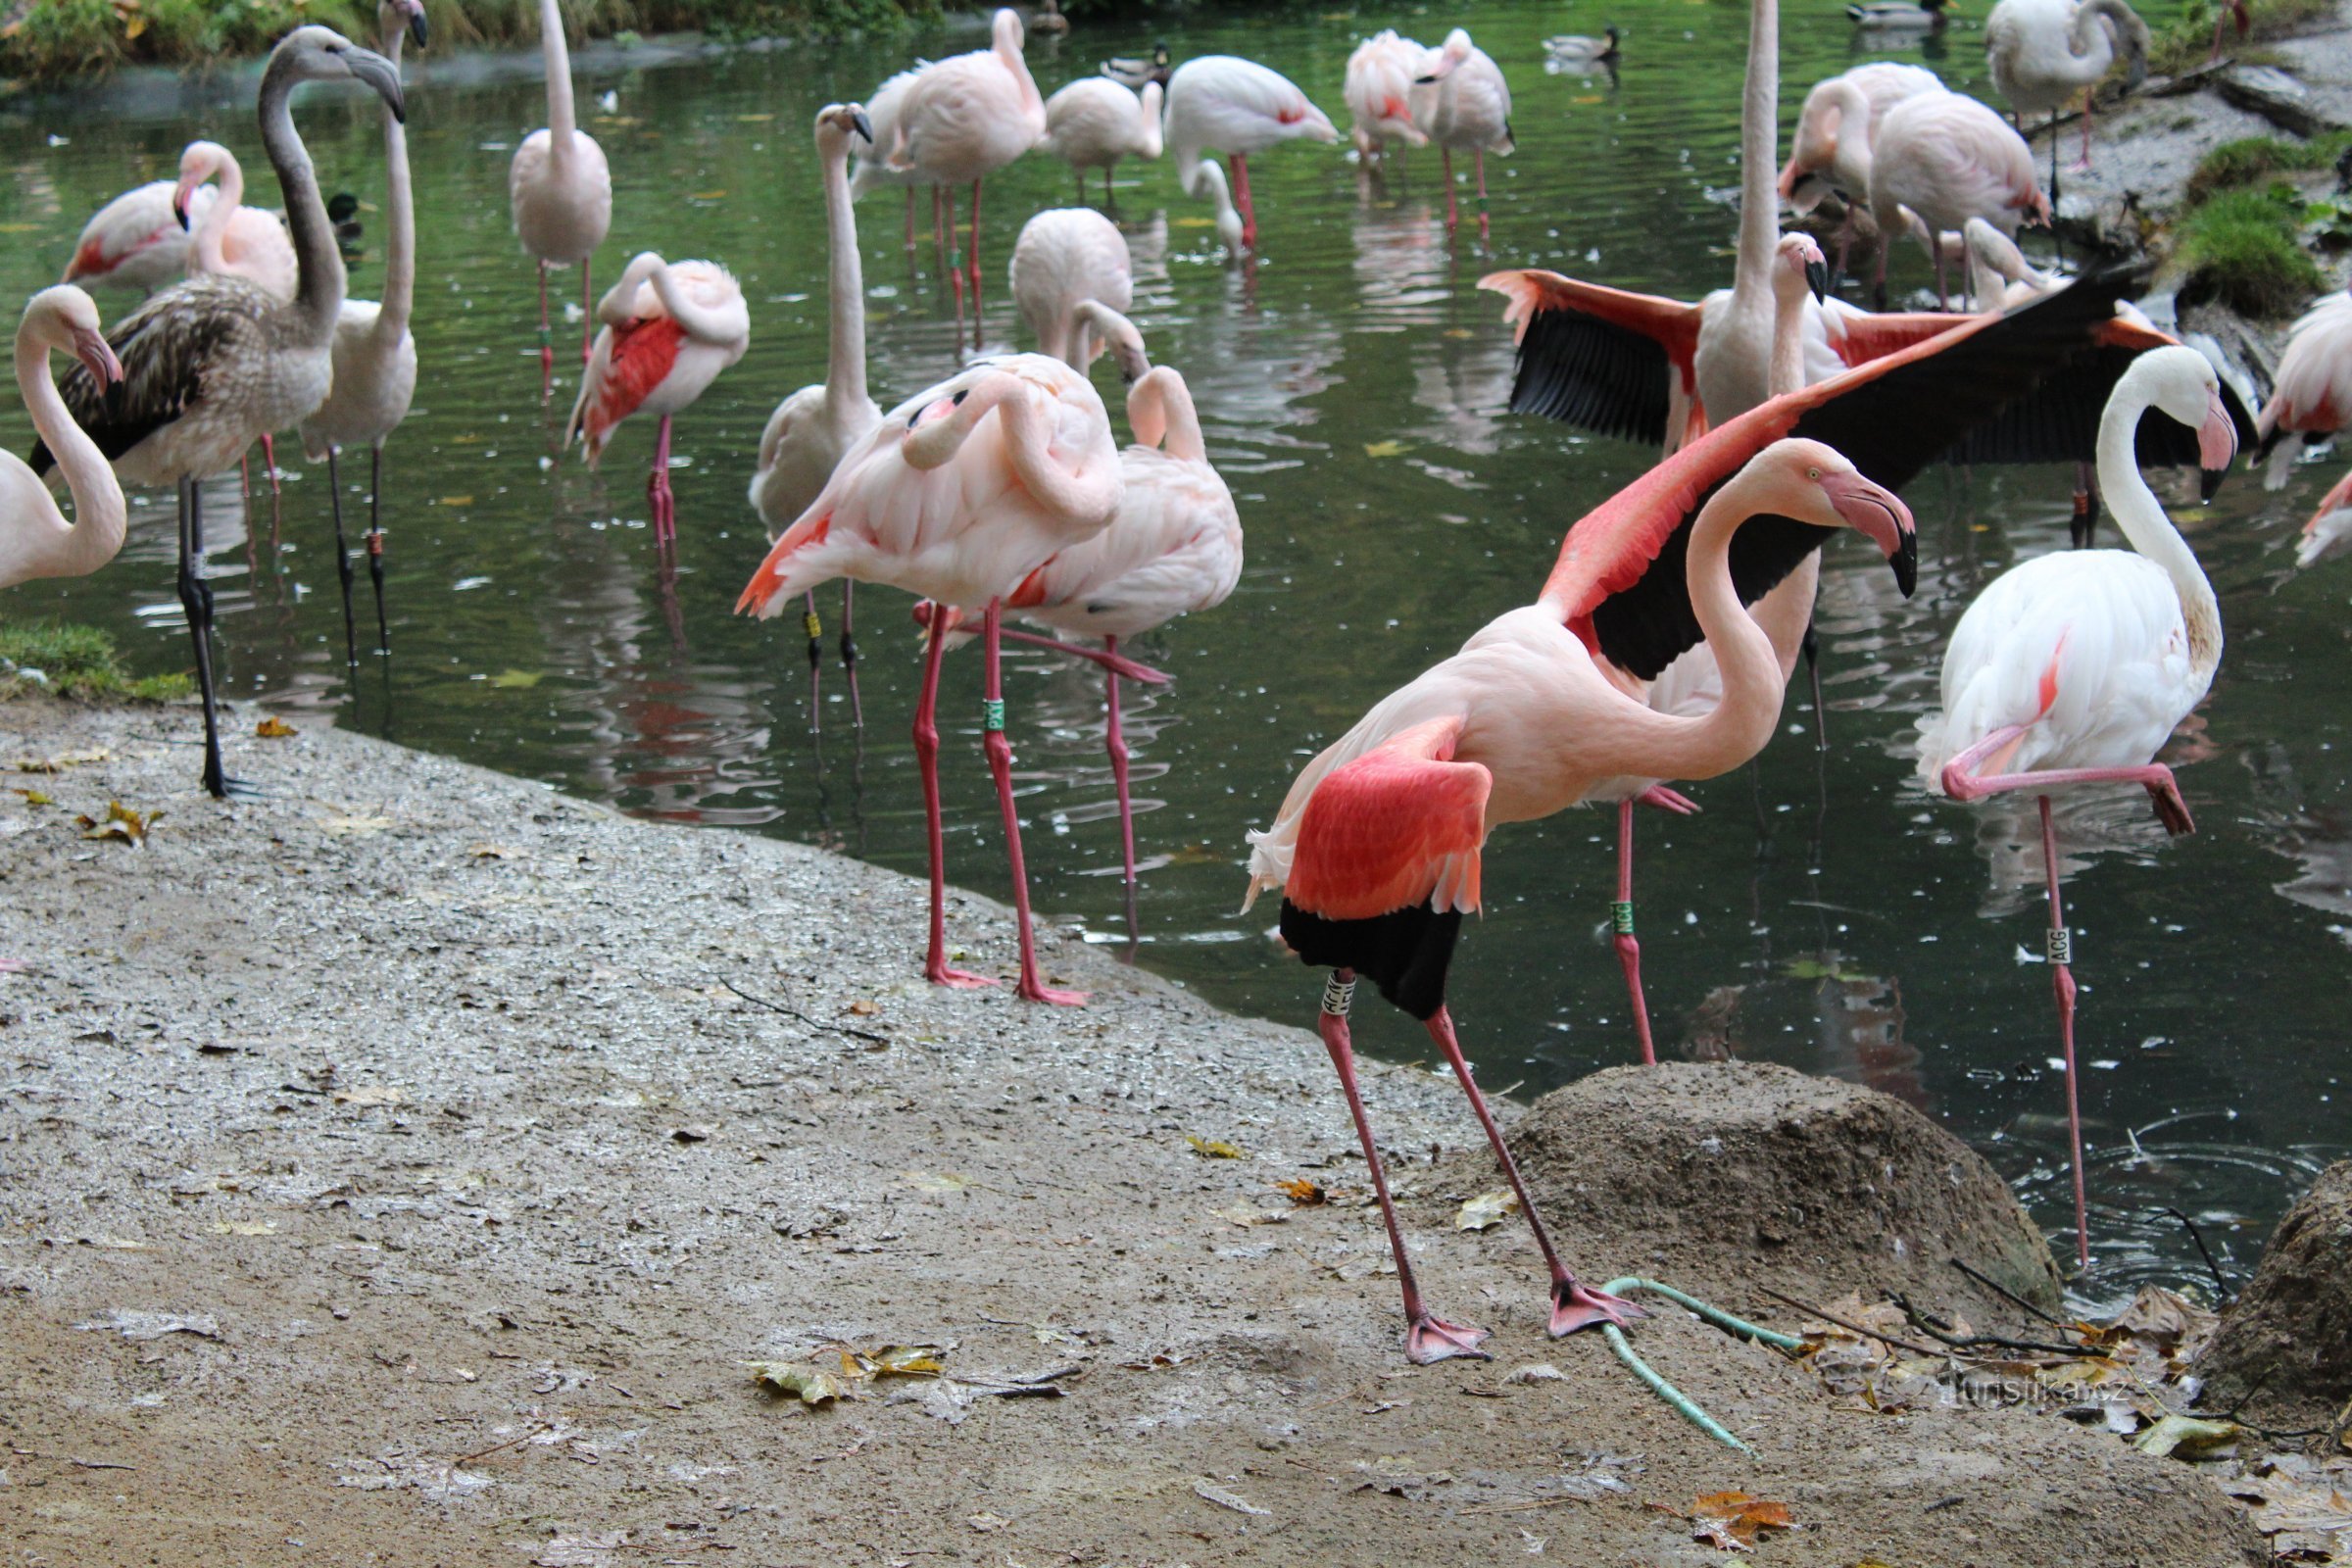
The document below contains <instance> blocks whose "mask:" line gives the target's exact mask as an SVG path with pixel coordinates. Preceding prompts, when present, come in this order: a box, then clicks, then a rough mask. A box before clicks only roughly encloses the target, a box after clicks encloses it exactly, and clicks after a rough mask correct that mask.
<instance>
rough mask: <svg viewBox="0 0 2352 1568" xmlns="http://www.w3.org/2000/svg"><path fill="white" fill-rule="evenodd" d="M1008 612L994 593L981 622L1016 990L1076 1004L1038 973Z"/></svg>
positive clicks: (1031, 997)
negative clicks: (1016, 959) (1016, 793)
mask: <svg viewBox="0 0 2352 1568" xmlns="http://www.w3.org/2000/svg"><path fill="white" fill-rule="evenodd" d="M1004 615H1005V601H1004V600H1002V599H992V600H990V601H989V602H988V613H987V616H986V617H985V618H984V619H983V621H982V623H981V627H982V629H981V637H982V641H983V646H984V650H985V662H986V670H987V673H986V677H985V678H986V680H987V682H988V686H987V692H986V702H987V706H986V709H985V711H986V713H987V715H988V717H987V727H986V729H985V730H984V731H983V732H982V735H981V744H982V746H983V747H984V748H985V749H986V750H987V752H988V770H989V772H991V773H993V774H995V775H996V780H997V805H998V806H999V807H1001V808H1002V809H1003V810H1004V813H1005V858H1007V859H1009V860H1011V861H1012V918H1013V920H1014V922H1015V927H1016V929H1017V931H1018V933H1019V936H1020V947H1021V980H1020V984H1019V985H1018V986H1016V987H1014V989H1013V994H1014V995H1015V996H1017V997H1019V998H1021V999H1022V1000H1023V1001H1024V1002H1049V1003H1052V1004H1054V1005H1056V1006H1064V1007H1074V1006H1077V1005H1079V1004H1080V1003H1083V1002H1084V1001H1086V994H1085V993H1084V992H1082V991H1055V990H1053V989H1051V988H1049V987H1048V986H1047V985H1046V984H1045V983H1044V982H1043V981H1041V980H1039V979H1038V977H1037V944H1036V938H1035V936H1034V935H1033V934H1032V932H1031V931H1030V929H1029V868H1028V866H1027V865H1026V864H1025V863H1023V861H1022V859H1021V818H1020V813H1019V811H1018V810H1016V809H1014V807H1013V804H1012V743H1011V742H1010V741H1008V740H1006V739H1005V650H1004V647H1003V645H1002V643H1001V642H1000V640H999V638H998V632H999V630H1000V629H1001V626H1000V622H1001V621H1002V620H1003V619H1004Z"/></svg>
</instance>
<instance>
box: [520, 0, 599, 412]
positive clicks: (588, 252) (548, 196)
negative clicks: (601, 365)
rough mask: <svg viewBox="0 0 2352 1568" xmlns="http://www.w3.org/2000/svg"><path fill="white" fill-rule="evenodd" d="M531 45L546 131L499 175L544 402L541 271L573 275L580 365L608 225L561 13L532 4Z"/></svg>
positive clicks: (546, 343) (547, 349)
mask: <svg viewBox="0 0 2352 1568" xmlns="http://www.w3.org/2000/svg"><path fill="white" fill-rule="evenodd" d="M539 47H540V49H541V51H542V53H543V54H544V56H545V58H546V61H547V125H546V127H545V128H544V129H541V130H534V131H532V132H531V133H530V134H529V135H528V136H525V137H524V138H523V139H522V145H521V146H519V147H517V148H515V162H514V163H513V165H512V166H510V167H509V169H508V170H507V200H508V202H509V204H510V205H511V206H512V207H513V209H514V214H515V237H516V238H518V239H520V240H521V241H522V248H523V249H524V250H526V251H528V252H529V253H530V255H531V259H532V261H533V262H535V263H536V264H537V266H538V269H539V395H540V396H541V397H545V396H547V392H548V388H549V387H550V386H551V385H553V384H554V383H553V378H554V376H555V373H556V350H555V343H554V339H553V336H552V333H553V330H554V329H553V327H552V326H551V324H550V323H549V320H548V315H547V270H548V269H549V268H551V267H570V266H572V265H573V264H574V263H577V264H578V266H579V269H580V309H581V310H582V311H583V312H586V313H587V314H586V316H585V317H584V318H583V319H582V320H581V322H580V363H582V364H583V365H584V364H586V363H587V361H588V352H589V351H588V334H589V333H590V332H592V331H594V330H595V329H596V319H595V318H596V313H595V312H594V311H593V310H591V309H590V307H589V303H588V302H589V301H590V300H591V299H592V298H594V290H593V289H592V288H591V287H590V285H589V281H588V264H589V259H590V258H591V257H593V256H594V255H595V254H596V248H597V247H598V246H599V245H602V244H603V243H604V242H605V234H606V231H607V230H609V229H611V228H612V226H613V170H612V167H611V166H610V165H608V164H607V163H606V162H605V150H604V149H603V148H602V147H599V146H598V145H597V144H596V138H595V137H593V136H591V135H589V134H588V133H587V132H586V131H584V130H581V129H580V128H579V124H578V121H577V120H576V119H575V117H574V116H573V114H572V107H571V54H570V51H569V50H568V49H567V48H565V46H564V8H563V7H562V6H561V5H560V4H559V3H558V0H539Z"/></svg>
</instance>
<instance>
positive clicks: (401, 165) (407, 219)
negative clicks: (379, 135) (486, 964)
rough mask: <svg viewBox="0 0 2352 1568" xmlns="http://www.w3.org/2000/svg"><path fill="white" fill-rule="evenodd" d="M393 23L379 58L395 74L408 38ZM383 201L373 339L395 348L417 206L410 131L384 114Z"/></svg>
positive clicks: (413, 268) (411, 299) (405, 323)
mask: <svg viewBox="0 0 2352 1568" xmlns="http://www.w3.org/2000/svg"><path fill="white" fill-rule="evenodd" d="M408 30H409V29H408V27H407V25H405V24H403V23H401V22H399V21H397V20H395V22H394V24H393V25H391V26H388V27H386V28H385V29H384V58H385V59H386V60H389V61H391V62H392V68H393V69H394V70H395V71H397V70H399V69H400V46H401V43H402V41H403V39H404V38H405V37H406V36H407V34H408ZM384 200H385V205H386V206H388V207H389V208H390V209H391V215H390V217H389V219H388V220H387V221H386V224H385V227H386V230H387V233H386V237H385V240H384V298H383V309H382V310H381V311H380V312H378V313H377V315H376V318H375V334H376V336H377V337H378V338H380V339H382V340H383V341H384V342H386V343H398V342H399V341H400V340H401V339H402V338H404V337H406V336H408V334H409V315H410V312H411V311H412V310H413V309H414V308H415V304H416V298H417V201H416V197H415V195H414V194H413V193H412V191H411V190H410V187H409V128H408V126H406V125H404V124H402V123H401V122H400V117H399V116H398V115H395V114H394V113H392V109H391V106H390V105H388V104H387V105H386V106H385V108H384Z"/></svg>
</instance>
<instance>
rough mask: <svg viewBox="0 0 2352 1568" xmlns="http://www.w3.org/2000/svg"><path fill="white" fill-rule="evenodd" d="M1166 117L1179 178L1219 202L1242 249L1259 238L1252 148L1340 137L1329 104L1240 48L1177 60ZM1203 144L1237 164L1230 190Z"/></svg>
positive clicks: (1224, 228)
mask: <svg viewBox="0 0 2352 1568" xmlns="http://www.w3.org/2000/svg"><path fill="white" fill-rule="evenodd" d="M1167 122H1168V123H1167V141H1168V155H1169V156H1170V157H1171V158H1173V159H1174V160H1175V161H1176V182H1177V183H1178V184H1179V185H1181V186H1183V187H1184V192H1185V194H1186V195H1188V196H1191V197H1194V198H1195V199H1197V200H1198V199H1201V198H1205V199H1207V200H1209V201H1212V202H1214V203H1215V204H1216V207H1217V233H1218V234H1219V236H1221V237H1223V238H1224V240H1225V243H1226V246H1227V247H1228V248H1229V249H1235V250H1241V249H1248V248H1250V247H1253V246H1255V245H1256V244H1257V213H1256V210H1255V208H1253V207H1252V206H1251V205H1250V154H1251V153H1257V152H1264V151H1265V150H1266V149H1267V148H1269V147H1274V146H1278V145H1280V144H1281V143H1283V142H1286V141H1297V140H1299V138H1300V137H1305V138H1307V139H1309V140H1312V141H1337V140H1339V139H1340V133H1339V132H1338V131H1336V130H1334V129H1333V128H1332V125H1331V121H1330V120H1329V119H1328V118H1327V117H1326V116H1325V115H1324V113H1323V111H1322V110H1320V109H1317V108H1316V107H1315V106H1314V104H1313V103H1312V102H1310V101H1309V100H1308V98H1307V96H1306V94H1305V93H1303V92H1300V91H1299V89H1298V87H1297V86H1296V85H1294V84H1293V83H1292V81H1291V79H1290V78H1289V77H1287V76H1285V75H1283V74H1282V73H1280V72H1278V71H1273V70H1270V69H1268V68H1267V67H1265V66H1261V65H1259V64H1258V63H1257V62H1256V61H1254V60H1244V59H1241V58H1240V57H1238V56H1235V55H1202V56H1201V57H1200V58H1199V59H1197V60H1187V61H1186V62H1185V63H1184V64H1183V65H1181V66H1178V67H1177V68H1176V73H1175V74H1174V75H1173V76H1171V77H1169V78H1168V113H1167ZM1204 151H1214V152H1220V153H1223V154H1224V155H1225V156H1226V159H1227V160H1228V161H1229V162H1230V163H1231V164H1232V166H1233V184H1232V188H1231V190H1230V191H1228V190H1227V188H1226V183H1225V177H1224V174H1223V173H1222V172H1219V171H1218V170H1217V168H1216V166H1215V165H1214V164H1212V163H1208V162H1206V161H1205V160H1203V159H1202V158H1201V153H1203V152H1204ZM1203 170H1206V171H1208V172H1207V173H1203V172H1202V171H1203ZM1237 215H1238V223H1237V221H1236V218H1237Z"/></svg>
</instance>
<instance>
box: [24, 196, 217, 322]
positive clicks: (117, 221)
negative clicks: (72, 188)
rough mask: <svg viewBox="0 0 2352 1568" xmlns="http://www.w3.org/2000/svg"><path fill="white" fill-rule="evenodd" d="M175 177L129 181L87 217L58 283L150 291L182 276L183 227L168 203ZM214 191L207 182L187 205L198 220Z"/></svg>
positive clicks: (185, 271) (185, 264) (207, 208)
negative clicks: (133, 183) (142, 182)
mask: <svg viewBox="0 0 2352 1568" xmlns="http://www.w3.org/2000/svg"><path fill="white" fill-rule="evenodd" d="M178 190H179V182H178V181H177V180H176V179H151V180H149V181H148V182H147V183H146V184H144V185H133V186H132V187H131V188H130V189H128V190H126V191H124V192H123V194H122V195H120V196H118V197H116V198H115V199H114V200H113V201H111V202H108V203H107V204H106V205H105V206H104V207H101V208H99V209H98V211H97V212H96V213H94V214H92V215H91V217H90V221H88V222H87V223H84V224H83V225H82V227H81V233H80V235H79V236H78V237H77V238H76V239H75V240H74V241H73V260H72V261H69V262H68V263H66V270H65V275H64V277H63V278H62V279H61V281H64V282H68V283H79V284H80V285H82V286H83V287H84V288H135V289H137V290H138V291H139V292H140V293H142V294H152V293H154V292H155V291H156V290H157V289H159V288H164V287H166V286H168V285H170V284H172V283H176V282H178V281H179V280H180V279H181V278H183V277H185V276H187V275H188V225H187V224H186V223H185V222H183V221H181V219H180V217H179V215H178V213H177V212H176V211H174V209H173V207H172V199H173V197H174V196H175V195H176V194H177V193H178ZM220 194H221V193H220V192H219V191H216V190H214V189H213V188H212V187H211V186H210V185H207V186H205V187H204V188H203V189H201V190H199V191H197V192H196V193H195V195H194V197H193V198H192V199H191V200H190V202H189V203H188V212H189V216H190V217H191V218H193V219H195V220H196V221H199V222H201V221H203V219H204V215H205V214H206V213H208V212H210V211H211V210H212V205H213V203H214V201H215V200H216V199H218V198H219V196H220Z"/></svg>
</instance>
